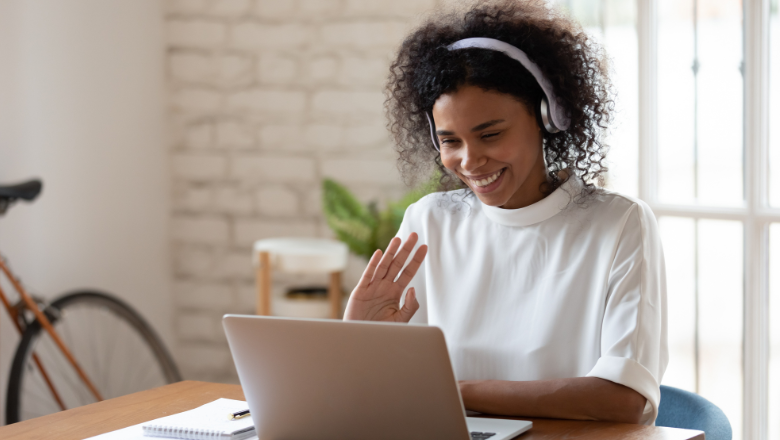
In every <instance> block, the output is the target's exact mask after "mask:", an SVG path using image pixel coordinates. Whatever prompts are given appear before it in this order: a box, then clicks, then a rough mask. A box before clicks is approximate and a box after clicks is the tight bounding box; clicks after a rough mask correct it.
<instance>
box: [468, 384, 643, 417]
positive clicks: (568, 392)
mask: <svg viewBox="0 0 780 440" xmlns="http://www.w3.org/2000/svg"><path fill="white" fill-rule="evenodd" d="M459 385H460V393H461V396H462V397H463V404H464V406H465V407H466V409H469V410H472V411H478V412H481V413H486V414H496V415H504V416H525V417H548V418H554V419H574V420H598V421H604V422H621V423H639V420H640V418H641V416H642V412H643V411H644V408H645V401H646V399H645V398H644V397H643V396H642V395H641V394H639V393H637V392H636V391H634V390H632V389H631V388H628V387H625V386H623V385H619V384H616V383H614V382H610V381H608V380H604V379H600V378H598V377H574V378H569V379H553V380H534V381H527V382H515V381H507V380H475V381H469V380H466V381H460V382H459Z"/></svg>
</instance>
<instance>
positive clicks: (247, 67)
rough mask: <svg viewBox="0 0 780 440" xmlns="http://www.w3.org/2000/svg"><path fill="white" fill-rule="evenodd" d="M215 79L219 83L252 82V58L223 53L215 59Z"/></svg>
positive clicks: (241, 83) (238, 83)
mask: <svg viewBox="0 0 780 440" xmlns="http://www.w3.org/2000/svg"><path fill="white" fill-rule="evenodd" d="M216 66H217V68H216V70H217V81H218V82H219V84H221V85H244V84H249V83H251V82H252V59H251V58H249V57H247V56H241V55H223V56H220V57H218V59H217V61H216Z"/></svg>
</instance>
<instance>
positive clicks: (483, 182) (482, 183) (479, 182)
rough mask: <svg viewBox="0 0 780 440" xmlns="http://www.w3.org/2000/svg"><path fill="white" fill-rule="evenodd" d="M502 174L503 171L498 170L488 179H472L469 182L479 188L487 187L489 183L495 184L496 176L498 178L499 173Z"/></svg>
mask: <svg viewBox="0 0 780 440" xmlns="http://www.w3.org/2000/svg"><path fill="white" fill-rule="evenodd" d="M503 172H504V169H503V168H502V169H500V170H498V171H497V172H496V173H495V174H493V175H492V176H490V177H486V178H484V179H482V180H474V179H472V180H471V181H472V182H474V184H475V185H477V186H479V187H482V186H488V185H490V184H491V183H493V182H495V181H496V179H498V176H500V175H501V173H503Z"/></svg>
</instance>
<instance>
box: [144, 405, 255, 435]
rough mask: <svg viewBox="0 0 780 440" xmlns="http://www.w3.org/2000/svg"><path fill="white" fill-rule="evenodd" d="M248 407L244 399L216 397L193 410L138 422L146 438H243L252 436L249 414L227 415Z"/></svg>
mask: <svg viewBox="0 0 780 440" xmlns="http://www.w3.org/2000/svg"><path fill="white" fill-rule="evenodd" d="M245 409H247V404H246V402H242V401H240V400H232V399H217V400H215V401H213V402H211V403H207V404H205V405H203V406H199V407H197V408H195V409H192V410H189V411H184V412H183V413H179V414H174V415H171V416H167V417H161V418H159V419H155V420H151V421H148V422H146V423H142V424H141V428H143V431H144V435H145V436H147V437H166V438H178V439H186V440H207V439H208V440H211V439H215V440H216V439H225V440H243V439H247V438H249V437H252V436H254V435H255V425H254V423H253V422H252V417H251V416H246V417H242V418H240V419H236V420H230V418H229V417H230V414H232V413H234V412H237V411H242V410H245Z"/></svg>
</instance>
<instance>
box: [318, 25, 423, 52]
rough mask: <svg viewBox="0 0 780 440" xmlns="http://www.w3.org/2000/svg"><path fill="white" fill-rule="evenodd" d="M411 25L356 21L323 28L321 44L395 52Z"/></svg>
mask: <svg viewBox="0 0 780 440" xmlns="http://www.w3.org/2000/svg"><path fill="white" fill-rule="evenodd" d="M409 29H410V24H409V23H406V22H403V21H373V22H372V21H355V22H342V23H331V24H326V25H323V26H322V29H321V31H320V35H319V39H318V41H319V44H323V45H331V46H336V47H342V48H355V49H385V50H393V49H395V48H396V47H397V46H398V45H400V44H401V42H402V41H403V39H404V37H405V36H406V33H407V32H408V31H409Z"/></svg>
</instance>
